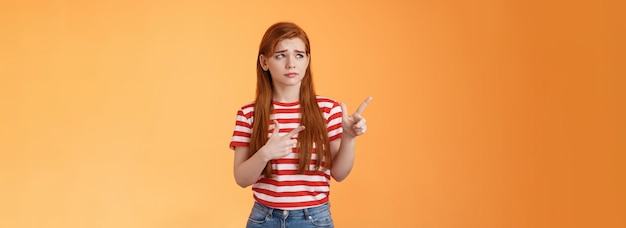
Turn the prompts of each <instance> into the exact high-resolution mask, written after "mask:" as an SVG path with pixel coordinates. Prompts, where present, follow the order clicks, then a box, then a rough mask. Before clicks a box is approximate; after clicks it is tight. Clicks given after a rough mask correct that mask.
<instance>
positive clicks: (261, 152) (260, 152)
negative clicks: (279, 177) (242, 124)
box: [254, 147, 271, 163]
mask: <svg viewBox="0 0 626 228" xmlns="http://www.w3.org/2000/svg"><path fill="white" fill-rule="evenodd" d="M254 155H256V156H258V157H259V159H261V161H262V162H263V163H267V162H269V161H270V160H271V159H270V158H269V156H267V151H266V150H265V147H261V148H260V149H259V150H258V151H257V152H256V153H255V154H254Z"/></svg>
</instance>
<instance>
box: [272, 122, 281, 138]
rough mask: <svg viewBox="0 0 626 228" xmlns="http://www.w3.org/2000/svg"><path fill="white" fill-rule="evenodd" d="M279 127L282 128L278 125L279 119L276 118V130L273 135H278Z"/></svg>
mask: <svg viewBox="0 0 626 228" xmlns="http://www.w3.org/2000/svg"><path fill="white" fill-rule="evenodd" d="M279 129H280V126H279V125H278V120H274V131H273V132H272V136H274V135H276V136H278V130H279Z"/></svg>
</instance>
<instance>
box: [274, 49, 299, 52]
mask: <svg viewBox="0 0 626 228" xmlns="http://www.w3.org/2000/svg"><path fill="white" fill-rule="evenodd" d="M285 52H287V49H284V50H280V51H275V52H274V53H285ZM294 52H296V53H306V52H305V51H300V50H294Z"/></svg>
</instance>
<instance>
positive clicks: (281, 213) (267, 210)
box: [254, 202, 330, 218]
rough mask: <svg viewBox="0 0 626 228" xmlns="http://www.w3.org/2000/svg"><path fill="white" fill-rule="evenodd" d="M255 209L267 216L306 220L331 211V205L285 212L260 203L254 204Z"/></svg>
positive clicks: (325, 204)
mask: <svg viewBox="0 0 626 228" xmlns="http://www.w3.org/2000/svg"><path fill="white" fill-rule="evenodd" d="M254 209H257V210H260V211H262V212H264V213H265V214H267V215H271V216H281V217H286V216H292V217H300V216H303V217H305V218H308V217H309V216H313V215H316V214H318V213H321V212H325V211H327V210H329V209H330V204H329V203H328V202H326V203H324V204H322V205H319V206H315V207H310V208H304V209H296V210H283V209H278V208H271V207H268V206H265V205H263V204H261V203H259V202H254Z"/></svg>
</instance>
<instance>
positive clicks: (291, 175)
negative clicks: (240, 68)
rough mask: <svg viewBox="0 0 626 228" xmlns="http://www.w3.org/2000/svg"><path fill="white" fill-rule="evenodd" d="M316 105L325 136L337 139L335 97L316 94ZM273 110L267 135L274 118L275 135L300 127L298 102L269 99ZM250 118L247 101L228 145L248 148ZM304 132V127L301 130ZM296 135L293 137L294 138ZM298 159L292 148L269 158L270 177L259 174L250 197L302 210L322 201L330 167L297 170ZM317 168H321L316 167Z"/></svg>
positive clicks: (338, 124) (338, 109)
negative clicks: (323, 122)
mask: <svg viewBox="0 0 626 228" xmlns="http://www.w3.org/2000/svg"><path fill="white" fill-rule="evenodd" d="M317 104H318V105H319V107H320V110H321V111H322V114H323V116H324V119H325V120H326V128H327V129H328V139H329V141H333V140H336V139H339V138H341V135H342V128H341V117H342V113H341V106H340V105H339V103H337V102H336V101H335V100H333V99H330V98H327V97H322V96H317ZM273 105H274V112H273V113H272V115H271V116H270V123H271V124H270V126H269V133H268V137H270V136H271V135H272V132H273V131H274V121H273V120H274V119H276V120H278V123H279V126H280V129H279V134H280V135H281V136H282V135H286V134H287V133H289V132H291V131H292V130H293V129H295V128H297V127H298V126H300V102H293V103H281V102H276V101H274V102H273ZM253 119H254V104H248V105H245V106H243V107H241V109H239V111H238V112H237V121H236V124H235V130H234V133H233V137H232V140H231V142H230V148H231V149H234V148H235V147H237V146H245V147H248V146H249V145H250V136H251V134H252V121H253ZM304 130H305V131H306V129H304ZM297 137H298V136H297V135H295V136H294V139H297ZM311 156H312V157H311V163H310V164H311V165H310V170H314V169H315V165H314V164H315V161H316V160H315V159H316V155H315V151H313V152H312V154H311ZM298 162H299V160H298V158H297V155H296V150H295V148H294V149H293V151H292V153H291V154H289V155H287V156H285V157H283V158H280V159H276V160H271V161H270V163H271V164H272V169H273V174H274V176H273V177H272V178H265V177H264V176H263V174H262V173H261V174H259V179H258V180H257V182H256V183H255V184H254V185H252V191H253V195H254V199H255V200H256V201H257V202H259V203H261V204H264V205H266V206H268V207H273V208H279V209H290V210H293V209H302V208H308V207H314V206H318V205H321V204H324V203H326V202H327V201H328V195H329V193H330V170H326V171H324V172H310V171H305V173H304V174H299V173H298ZM320 169H321V168H320Z"/></svg>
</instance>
